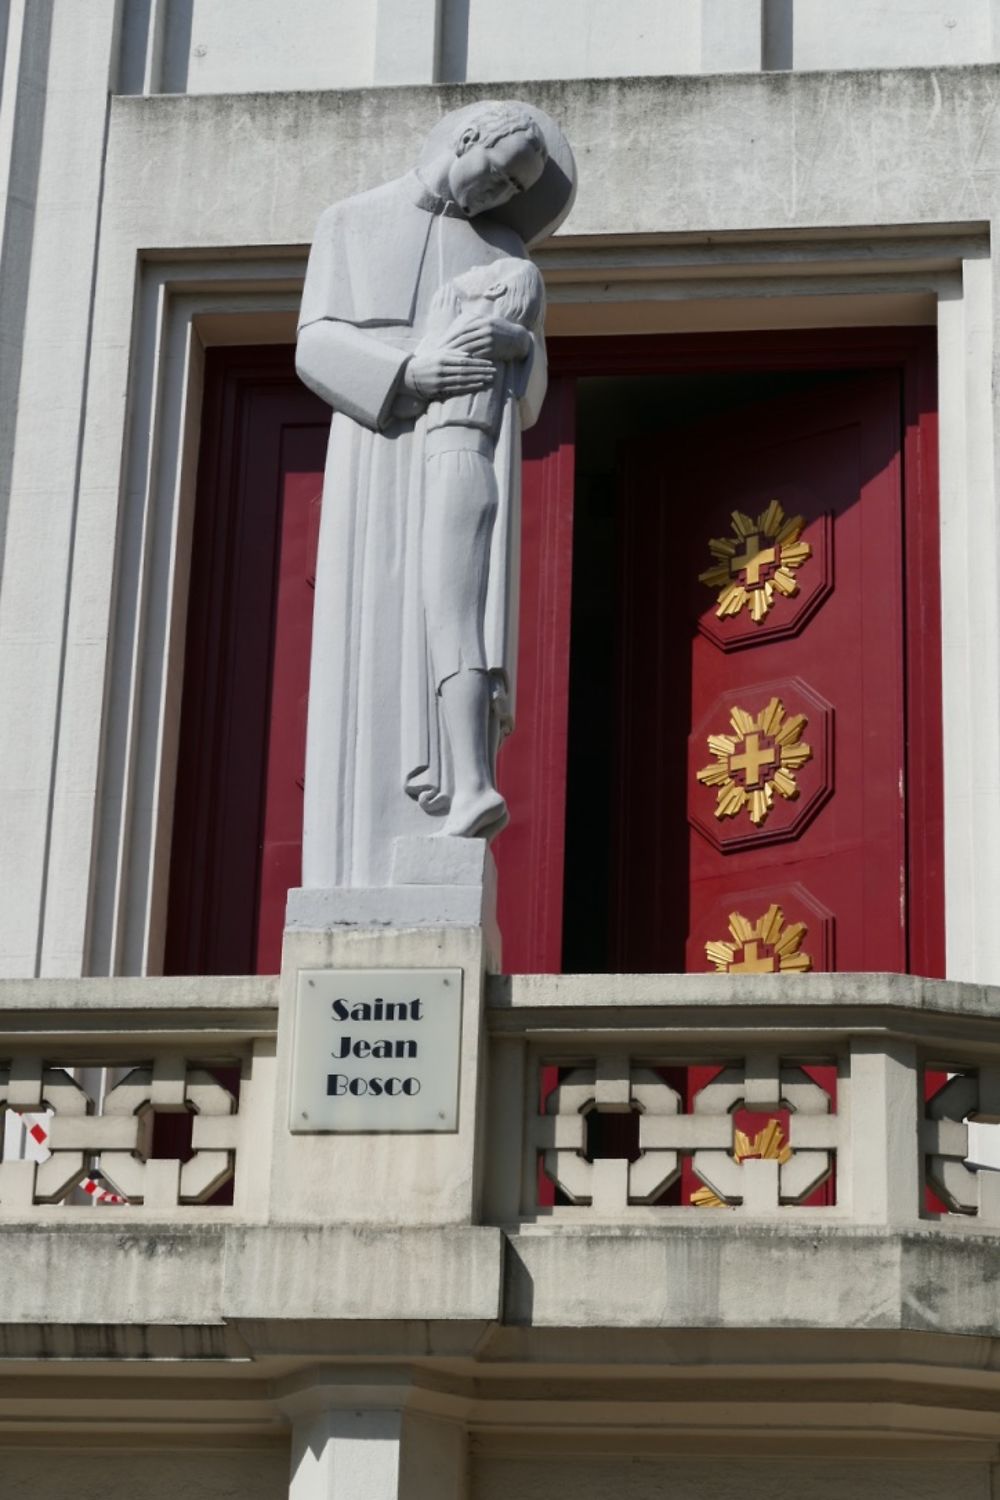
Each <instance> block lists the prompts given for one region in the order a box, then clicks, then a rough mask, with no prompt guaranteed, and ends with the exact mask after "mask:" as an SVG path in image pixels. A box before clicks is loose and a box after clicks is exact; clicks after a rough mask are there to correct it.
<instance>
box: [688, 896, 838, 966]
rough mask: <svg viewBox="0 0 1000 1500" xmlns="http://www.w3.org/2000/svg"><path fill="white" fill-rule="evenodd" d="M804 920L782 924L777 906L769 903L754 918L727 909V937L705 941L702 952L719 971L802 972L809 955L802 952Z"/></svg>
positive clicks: (808, 962)
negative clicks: (751, 919) (760, 914)
mask: <svg viewBox="0 0 1000 1500" xmlns="http://www.w3.org/2000/svg"><path fill="white" fill-rule="evenodd" d="M808 930H809V929H808V928H807V927H806V924H805V922H792V923H790V925H789V926H788V927H786V926H785V914H784V912H783V911H782V909H781V907H780V906H777V905H771V906H769V907H768V909H767V911H766V912H765V913H764V915H763V916H762V917H758V918H757V921H756V922H751V921H749V920H748V919H747V918H746V917H745V916H743V914H742V912H738V911H732V912H730V913H729V932H730V938H729V939H728V940H720V941H718V942H710V943H706V944H705V956H706V958H707V959H708V961H709V963H710V964H712V965H714V967H715V968H716V969H717V970H718V972H719V973H720V974H788V973H795V974H804V973H806V972H807V970H809V969H811V968H812V959H811V958H810V956H809V954H808V953H803V952H802V943H803V941H804V939H805V936H806V933H807V932H808Z"/></svg>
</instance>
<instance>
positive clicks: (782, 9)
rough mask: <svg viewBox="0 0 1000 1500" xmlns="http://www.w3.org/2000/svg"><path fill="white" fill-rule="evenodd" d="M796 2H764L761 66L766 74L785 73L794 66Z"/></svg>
mask: <svg viewBox="0 0 1000 1500" xmlns="http://www.w3.org/2000/svg"><path fill="white" fill-rule="evenodd" d="M794 4H795V0H764V4H763V6H762V8H761V16H760V24H761V38H760V64H761V67H762V68H763V70H764V72H765V73H779V72H784V71H786V70H787V69H789V68H791V66H792V56H793V40H794V20H793V16H792V7H793V6H794Z"/></svg>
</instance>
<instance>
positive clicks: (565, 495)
mask: <svg viewBox="0 0 1000 1500" xmlns="http://www.w3.org/2000/svg"><path fill="white" fill-rule="evenodd" d="M574 391H575V382H574V381H573V379H572V378H571V377H563V378H562V379H559V378H556V379H554V380H553V381H552V383H551V386H550V390H549V396H548V400H547V402H546V405H545V408H544V410H543V415H542V420H541V421H540V422H539V423H538V425H537V426H536V427H535V428H533V429H532V430H531V431H530V432H529V433H528V434H526V437H525V444H524V459H525V462H524V477H523V534H522V546H521V557H522V577H521V620H522V628H521V632H520V659H519V670H518V695H517V733H516V735H515V736H514V737H513V739H512V740H511V741H510V743H509V744H508V745H507V746H505V747H504V750H503V751H502V753H501V757H500V780H501V786H502V788H503V790H504V794H505V795H506V796H507V798H508V801H509V805H510V809H511V823H510V826H509V828H508V829H507V830H506V831H505V832H504V835H503V837H502V838H501V839H500V841H499V842H498V844H497V845H496V846H495V850H496V857H497V864H498V867H499V871H500V889H499V906H500V918H501V923H502V930H503V933H504V958H505V963H506V966H507V968H508V969H513V970H529V971H532V970H537V971H543V972H544V971H557V970H558V969H559V967H560V956H561V941H562V858H563V823H564V813H565V759H566V715H567V694H568V655H569V605H570V580H571V573H572V517H573V446H572V436H573V421H574ZM328 429H329V411H328V409H327V408H326V407H325V405H324V404H323V403H322V402H321V401H320V400H319V399H318V398H317V397H315V396H314V395H312V394H311V393H310V392H309V391H307V390H306V389H305V388H304V387H303V386H302V385H301V384H300V383H299V381H298V379H297V377H296V375H295V372H294V362H293V351H292V350H291V349H288V348H265V349H236V350H215V351H210V353H209V355H208V358H207V367H206V392H205V418H204V441H203V451H202V455H201V461H200V466H199V484H198V499H197V508H196V518H195V534H194V539H193V548H192V569H191V583H190V596H189V610H188V633H187V652H186V663H185V680H184V696H183V704H182V719H181V734H180V753H179V760H178V773H177V786H176V794H175V817H174V839H173V853H172V860H171V878H170V896H169V914H168V931H167V943H166V953H165V960H164V967H165V972H167V973H231V974H236V973H250V972H257V973H274V972H276V971H277V970H278V968H279V966H280V962H281V937H282V929H283V924H284V911H285V899H286V895H287V892H288V889H289V888H290V887H291V886H294V885H296V884H297V883H298V881H299V879H300V875H301V845H302V790H303V770H304V761H305V724H306V707H307V698H308V689H309V656H310V641H311V635H312V608H313V588H314V582H315V557H316V542H317V538H318V529H319V513H320V502H321V497H322V481H323V466H324V457H325V449H326V440H327V432H328Z"/></svg>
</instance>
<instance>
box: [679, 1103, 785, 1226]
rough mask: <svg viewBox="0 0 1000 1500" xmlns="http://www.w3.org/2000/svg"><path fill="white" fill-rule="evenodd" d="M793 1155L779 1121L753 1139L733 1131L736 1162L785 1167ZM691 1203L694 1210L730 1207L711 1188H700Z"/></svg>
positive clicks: (741, 1132)
mask: <svg viewBox="0 0 1000 1500" xmlns="http://www.w3.org/2000/svg"><path fill="white" fill-rule="evenodd" d="M793 1155H794V1152H793V1151H792V1148H791V1146H789V1145H788V1143H787V1142H786V1140H785V1137H784V1133H783V1131H782V1129H781V1123H780V1121H778V1120H768V1122H767V1124H766V1125H765V1126H764V1128H763V1130H758V1132H757V1134H756V1135H755V1136H754V1137H753V1139H751V1138H750V1136H748V1135H747V1133H746V1131H745V1130H734V1131H733V1157H734V1158H735V1160H736V1161H740V1162H743V1161H751V1160H756V1161H776V1162H780V1164H781V1165H782V1166H784V1164H785V1162H786V1161H791V1159H792V1156H793ZM690 1202H691V1204H692V1206H693V1207H694V1208H729V1207H730V1205H729V1204H728V1203H727V1202H726V1200H725V1199H724V1198H720V1197H719V1195H718V1193H716V1192H714V1191H713V1190H712V1188H710V1187H700V1188H698V1190H697V1192H694V1193H692V1194H691V1198H690Z"/></svg>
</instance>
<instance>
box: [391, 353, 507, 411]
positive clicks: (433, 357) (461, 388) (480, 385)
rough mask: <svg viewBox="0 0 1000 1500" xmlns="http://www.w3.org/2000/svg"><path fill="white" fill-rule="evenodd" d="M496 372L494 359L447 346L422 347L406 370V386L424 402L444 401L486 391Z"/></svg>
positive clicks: (404, 379)
mask: <svg viewBox="0 0 1000 1500" xmlns="http://www.w3.org/2000/svg"><path fill="white" fill-rule="evenodd" d="M495 374H496V369H495V367H494V365H493V363H492V361H490V360H488V359H481V358H478V357H473V356H472V355H469V354H464V353H462V352H461V351H460V350H457V349H453V348H449V347H447V346H443V347H441V348H439V349H421V350H418V351H417V353H416V354H414V356H413V358H412V359H411V360H410V362H409V363H408V364H407V366H406V368H405V370H404V371H403V381H402V385H403V390H404V391H407V392H409V394H410V395H411V396H419V397H420V398H421V399H422V400H424V401H444V400H446V399H447V397H449V396H471V395H474V394H475V392H476V391H483V390H486V388H487V387H488V386H490V385H492V383H493V377H494V375H495Z"/></svg>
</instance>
